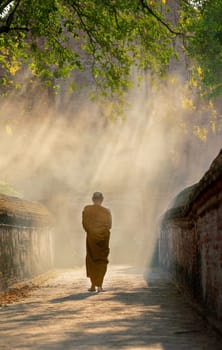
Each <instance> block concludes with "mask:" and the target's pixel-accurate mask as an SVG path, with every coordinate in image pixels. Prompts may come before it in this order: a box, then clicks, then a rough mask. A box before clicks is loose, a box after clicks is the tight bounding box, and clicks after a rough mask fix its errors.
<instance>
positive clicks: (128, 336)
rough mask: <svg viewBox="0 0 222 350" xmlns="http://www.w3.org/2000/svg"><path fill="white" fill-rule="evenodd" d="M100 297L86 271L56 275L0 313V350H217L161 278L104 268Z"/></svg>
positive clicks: (209, 333)
mask: <svg viewBox="0 0 222 350" xmlns="http://www.w3.org/2000/svg"><path fill="white" fill-rule="evenodd" d="M104 287H105V288H106V292H105V293H89V292H87V288H88V280H87V279H86V278H85V271H84V270H83V269H79V270H69V271H60V272H58V275H57V277H56V278H53V279H50V280H48V281H47V282H44V283H42V285H41V286H40V288H38V289H36V290H33V291H32V293H31V295H30V296H29V297H28V298H25V299H24V300H23V301H19V302H16V303H14V304H12V305H9V306H8V307H2V308H0V349H1V350H2V349H4V350H6V349H7V350H8V349H10V350H11V349H32V350H40V349H41V350H49V349H50V350H51V349H52V350H63V349H64V350H69V349H75V350H76V349H77V350H78V349H80V350H82V349H86V350H106V349H107V350H108V349H119V350H121V349H124V350H142V349H143V350H144V349H150V350H151V349H158V350H219V349H220V350H221V348H222V347H221V341H222V339H219V338H218V335H217V334H216V333H214V332H213V331H212V330H210V329H208V328H206V326H205V325H204V323H203V322H202V320H201V319H200V318H198V316H197V315H196V314H195V313H194V312H193V311H192V309H191V307H190V306H189V305H188V304H187V303H186V302H185V301H184V300H183V298H182V297H181V295H179V294H178V293H177V291H176V290H175V288H174V287H173V285H172V284H171V283H170V282H169V281H168V280H167V279H166V278H165V277H164V276H163V275H161V274H160V273H158V272H155V273H152V274H150V276H149V284H148V286H147V284H146V282H145V281H144V279H143V274H142V273H141V272H139V271H137V270H136V269H133V268H129V267H124V266H122V267H121V266H118V267H111V266H110V267H109V271H108V273H107V276H106V281H105V285H104Z"/></svg>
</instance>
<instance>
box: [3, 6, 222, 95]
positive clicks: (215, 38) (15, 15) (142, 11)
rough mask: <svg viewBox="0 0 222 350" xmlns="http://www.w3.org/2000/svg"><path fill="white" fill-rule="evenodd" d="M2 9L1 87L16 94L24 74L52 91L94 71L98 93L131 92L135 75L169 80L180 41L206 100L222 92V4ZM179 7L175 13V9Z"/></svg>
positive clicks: (19, 7) (20, 7) (14, 7)
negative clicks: (73, 75)
mask: <svg viewBox="0 0 222 350" xmlns="http://www.w3.org/2000/svg"><path fill="white" fill-rule="evenodd" d="M171 4H172V2H169V6H168V1H167V0H121V1H120V0H103V1H101V0H84V1H80V0H44V1H41V0H36V1H28V0H13V1H10V0H2V1H0V65H1V66H0V84H2V85H5V86H10V83H12V82H14V81H15V79H14V78H13V77H16V76H17V75H18V74H19V73H20V72H22V71H23V69H24V68H23V67H28V68H29V71H30V72H31V75H32V76H35V77H38V78H40V79H41V80H43V81H44V82H45V83H46V84H53V83H54V82H55V79H61V78H66V77H68V76H69V75H70V72H71V71H73V70H75V69H78V70H84V69H86V68H87V69H89V67H90V69H91V73H92V77H93V78H94V80H95V82H96V84H97V86H99V87H100V88H102V89H103V91H106V92H107V94H110V93H111V95H112V94H113V93H115V92H120V91H125V90H126V89H127V88H128V86H129V84H130V79H129V78H130V75H131V68H132V67H133V66H137V67H138V68H140V69H147V70H149V72H150V73H151V74H152V73H158V74H160V75H162V74H164V72H165V69H166V68H167V66H168V63H169V59H170V57H172V55H175V54H176V53H175V37H177V36H178V37H179V38H182V39H183V40H181V43H182V42H184V43H185V47H184V48H185V52H186V54H188V55H189V56H190V57H192V60H193V62H195V63H196V68H198V67H200V68H198V69H199V72H200V71H201V76H200V74H199V79H200V81H201V84H202V88H203V94H208V95H209V94H210V95H211V96H216V95H219V94H221V92H222V83H221V82H222V69H221V68H222V66H221V65H222V24H221V23H222V2H221V1H220V0H176V1H175V4H177V5H178V6H177V17H178V18H177V23H176V25H175V26H174V25H173V24H172V23H173V22H172V21H170V20H169V18H170V15H169V12H170V5H171ZM171 6H174V5H171Z"/></svg>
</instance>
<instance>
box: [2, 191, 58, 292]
mask: <svg viewBox="0 0 222 350" xmlns="http://www.w3.org/2000/svg"><path fill="white" fill-rule="evenodd" d="M52 264H53V232H52V220H51V217H50V214H49V213H48V211H47V209H46V208H45V207H44V206H42V205H41V204H39V203H34V202H28V201H23V200H21V199H18V198H15V197H8V196H4V195H0V291H2V290H4V289H5V288H7V287H8V286H10V285H11V284H13V283H15V282H20V281H22V280H24V279H27V278H31V277H34V276H36V275H38V274H41V273H43V272H45V271H47V270H49V269H50V268H52Z"/></svg>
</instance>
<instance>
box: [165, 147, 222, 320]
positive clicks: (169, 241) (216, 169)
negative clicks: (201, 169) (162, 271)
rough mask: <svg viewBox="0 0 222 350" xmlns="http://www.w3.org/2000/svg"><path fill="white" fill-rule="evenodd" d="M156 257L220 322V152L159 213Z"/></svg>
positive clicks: (221, 159)
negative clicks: (191, 183)
mask: <svg viewBox="0 0 222 350" xmlns="http://www.w3.org/2000/svg"><path fill="white" fill-rule="evenodd" d="M159 256H160V264H161V265H162V266H163V267H164V268H166V269H167V270H168V271H169V272H170V273H171V274H172V276H173V277H174V278H175V280H176V281H177V282H178V283H180V284H181V286H183V287H184V288H185V289H186V290H187V291H188V292H189V293H190V294H191V295H192V297H193V298H194V299H195V300H196V302H198V303H199V304H201V305H202V306H203V308H204V309H205V310H206V312H207V313H209V314H212V316H215V317H216V318H217V319H218V320H220V321H222V151H221V152H220V153H219V155H218V156H217V158H216V159H215V160H214V162H213V163H212V165H211V167H210V169H209V170H208V171H207V173H206V174H205V175H204V176H203V178H202V179H201V180H200V182H199V183H197V184H196V185H194V186H192V187H189V188H187V189H185V190H184V191H183V192H181V193H180V194H179V195H178V196H177V197H176V199H175V201H174V203H173V205H172V206H171V207H170V209H169V210H167V212H166V213H165V215H164V216H163V218H162V222H161V225H160V239H159Z"/></svg>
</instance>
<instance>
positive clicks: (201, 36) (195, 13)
mask: <svg viewBox="0 0 222 350" xmlns="http://www.w3.org/2000/svg"><path fill="white" fill-rule="evenodd" d="M187 3H188V2H186V3H185V4H184V10H185V12H184V13H185V17H184V18H183V20H184V23H185V24H186V30H187V32H188V33H189V37H188V39H187V42H186V50H187V52H188V54H189V56H190V57H192V59H193V63H194V66H195V72H196V76H197V79H198V80H199V83H200V89H201V94H202V95H204V96H207V97H208V98H213V97H216V96H219V95H221V93H222V2H221V1H220V0H202V1H200V0H193V1H192V4H193V6H192V7H191V6H190V4H189V3H188V4H187ZM190 3H191V1H190Z"/></svg>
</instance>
